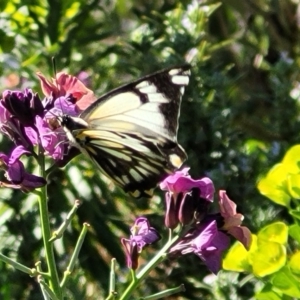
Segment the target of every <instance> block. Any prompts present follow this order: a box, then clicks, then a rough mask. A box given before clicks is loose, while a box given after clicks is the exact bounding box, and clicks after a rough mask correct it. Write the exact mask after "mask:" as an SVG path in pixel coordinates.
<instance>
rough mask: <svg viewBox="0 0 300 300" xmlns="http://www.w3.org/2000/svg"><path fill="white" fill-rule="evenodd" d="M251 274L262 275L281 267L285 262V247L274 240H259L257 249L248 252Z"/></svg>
mask: <svg viewBox="0 0 300 300" xmlns="http://www.w3.org/2000/svg"><path fill="white" fill-rule="evenodd" d="M249 262H250V263H251V264H252V269H253V274H254V275H255V276H258V277H264V276H266V275H270V274H272V273H275V272H277V271H278V270H279V269H281V268H282V267H283V266H284V265H285V262H286V248H285V247H284V246H283V245H281V244H279V243H276V242H271V241H265V240H259V239H258V241H257V249H256V251H253V252H251V253H249Z"/></svg>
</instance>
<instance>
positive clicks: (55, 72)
mask: <svg viewBox="0 0 300 300" xmlns="http://www.w3.org/2000/svg"><path fill="white" fill-rule="evenodd" d="M51 60H52V68H53V74H54V78H55V79H56V74H57V69H56V60H55V57H54V56H52V58H51Z"/></svg>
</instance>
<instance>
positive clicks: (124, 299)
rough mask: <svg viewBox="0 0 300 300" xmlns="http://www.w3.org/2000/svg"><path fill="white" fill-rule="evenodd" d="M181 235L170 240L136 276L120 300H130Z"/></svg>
mask: <svg viewBox="0 0 300 300" xmlns="http://www.w3.org/2000/svg"><path fill="white" fill-rule="evenodd" d="M180 236H181V235H176V236H175V237H174V238H173V239H171V240H169V241H168V242H167V243H166V244H165V245H164V247H163V248H162V249H161V250H160V251H159V252H158V253H157V254H156V255H155V256H154V257H153V258H152V259H151V260H150V261H149V262H148V263H147V265H146V266H145V267H144V268H143V269H142V270H141V271H140V272H139V273H138V274H137V275H136V276H135V278H134V279H133V280H132V282H131V283H130V285H129V286H128V287H127V289H126V290H125V292H124V293H123V295H122V296H121V298H120V300H127V299H129V297H130V295H131V294H132V292H133V291H134V290H135V289H136V287H137V286H138V285H139V284H140V283H141V281H142V280H143V279H144V277H145V276H147V275H148V274H149V273H150V271H151V270H152V269H154V268H155V267H156V266H157V265H158V264H159V263H160V262H162V261H163V260H164V258H165V257H166V252H167V250H168V249H169V248H170V247H171V246H172V245H173V244H174V243H175V242H176V241H177V240H178V239H179V238H180Z"/></svg>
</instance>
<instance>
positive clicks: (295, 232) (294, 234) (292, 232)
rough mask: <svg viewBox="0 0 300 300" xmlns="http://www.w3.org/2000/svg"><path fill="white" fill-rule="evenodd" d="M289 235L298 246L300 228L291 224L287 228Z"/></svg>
mask: <svg viewBox="0 0 300 300" xmlns="http://www.w3.org/2000/svg"><path fill="white" fill-rule="evenodd" d="M289 235H290V236H291V237H292V238H293V239H295V240H296V241H297V242H298V243H299V244H300V226H299V225H297V224H293V225H291V226H290V227H289Z"/></svg>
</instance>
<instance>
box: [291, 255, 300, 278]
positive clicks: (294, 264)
mask: <svg viewBox="0 0 300 300" xmlns="http://www.w3.org/2000/svg"><path fill="white" fill-rule="evenodd" d="M299 262H300V251H297V252H295V253H294V254H293V255H292V256H291V257H290V260H289V266H290V269H291V271H292V272H293V273H294V274H296V275H298V276H300V264H299Z"/></svg>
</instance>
